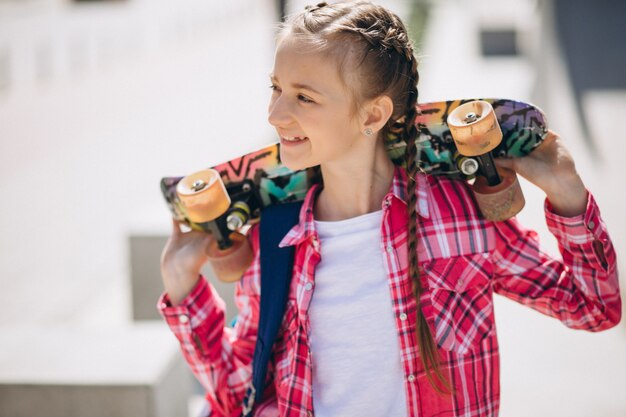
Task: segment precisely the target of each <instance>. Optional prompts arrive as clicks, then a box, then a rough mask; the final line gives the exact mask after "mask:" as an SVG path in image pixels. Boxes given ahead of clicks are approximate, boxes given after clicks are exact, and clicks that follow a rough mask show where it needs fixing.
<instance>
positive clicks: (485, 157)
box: [447, 100, 525, 221]
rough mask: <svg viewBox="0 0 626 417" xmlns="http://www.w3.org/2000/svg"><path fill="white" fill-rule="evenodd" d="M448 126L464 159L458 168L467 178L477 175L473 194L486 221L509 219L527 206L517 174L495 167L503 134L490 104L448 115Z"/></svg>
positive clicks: (465, 107)
mask: <svg viewBox="0 0 626 417" xmlns="http://www.w3.org/2000/svg"><path fill="white" fill-rule="evenodd" d="M447 123H448V127H449V128H450V133H451V134H452V138H453V139H454V142H455V144H456V147H457V150H458V152H459V154H461V155H462V157H461V158H460V159H459V161H458V163H457V165H458V168H459V170H460V171H461V172H462V173H463V174H465V175H475V174H476V180H475V181H474V184H473V190H474V194H475V196H476V201H477V203H478V206H479V207H480V210H481V211H482V213H483V215H484V216H485V218H487V219H488V220H492V221H502V220H507V219H509V218H511V217H513V216H515V215H516V214H517V213H519V212H520V211H521V210H522V208H523V207H524V203H525V202H524V195H523V194H522V189H521V188H520V185H519V181H518V180H517V175H516V174H515V172H514V171H511V170H508V169H502V168H501V169H500V170H498V169H497V168H496V165H495V163H494V158H493V155H492V153H491V151H493V150H494V149H495V148H496V147H497V146H498V145H499V144H500V142H502V131H501V130H500V125H499V124H498V119H497V118H496V114H495V112H494V110H493V107H492V106H491V104H489V103H487V102H486V101H480V100H479V101H471V102H468V103H465V104H462V105H460V106H459V107H457V108H456V109H454V110H453V111H452V112H451V113H450V115H449V116H448V120H447Z"/></svg>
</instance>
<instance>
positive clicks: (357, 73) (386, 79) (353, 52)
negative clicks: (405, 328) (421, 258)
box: [277, 1, 451, 393]
mask: <svg viewBox="0 0 626 417" xmlns="http://www.w3.org/2000/svg"><path fill="white" fill-rule="evenodd" d="M286 37H295V38H298V39H300V40H303V41H304V42H303V45H307V46H308V47H310V48H311V50H312V51H315V52H318V53H322V54H324V55H327V56H328V57H329V58H331V59H334V60H335V62H337V65H338V70H339V76H340V78H341V79H342V81H343V82H344V85H346V87H347V88H348V90H349V91H350V92H351V94H352V97H353V100H352V102H353V114H356V113H357V111H358V106H359V103H363V102H366V101H367V100H370V99H373V98H376V97H379V96H381V95H386V96H388V97H389V98H390V99H391V100H392V101H393V113H392V115H391V117H390V118H389V120H388V122H387V124H386V125H385V126H384V127H383V128H382V129H381V132H380V137H379V140H386V139H387V138H388V137H393V138H398V137H399V138H401V139H403V140H404V142H405V143H406V145H407V147H406V154H405V158H406V159H405V165H406V170H407V177H408V181H407V199H408V204H407V207H408V208H407V211H408V213H407V214H408V217H409V222H408V224H409V227H408V251H409V254H408V255H409V256H408V258H409V276H410V278H411V283H412V289H413V296H414V297H415V300H416V303H417V312H416V324H417V325H416V338H417V341H418V347H419V350H420V357H421V360H422V363H423V365H424V369H425V370H426V375H427V377H428V379H429V381H430V383H431V385H432V386H433V388H434V389H435V390H436V391H437V392H439V393H449V392H450V391H451V389H450V384H449V381H448V379H447V378H446V377H445V376H444V375H443V374H442V372H441V369H440V365H439V356H438V355H439V353H438V350H437V345H436V343H435V340H434V338H433V336H432V333H431V331H430V327H429V326H428V324H427V321H426V317H425V316H424V313H423V311H422V308H421V306H420V297H421V294H422V285H421V279H420V274H419V269H418V257H417V243H418V239H419V237H418V230H417V210H416V207H417V194H416V192H415V190H416V176H417V173H418V168H419V167H418V165H417V163H416V154H417V147H416V141H415V140H416V138H417V133H418V132H417V128H416V126H415V117H416V115H417V111H416V105H417V97H418V91H417V83H418V80H419V73H418V70H417V59H416V58H415V55H414V52H413V46H412V44H411V41H410V39H409V36H408V33H407V30H406V28H405V26H404V24H403V23H402V21H401V20H400V18H399V17H398V16H397V15H395V14H394V13H392V12H390V11H389V10H387V9H386V8H384V7H381V6H377V5H375V4H372V3H370V2H368V1H351V2H338V3H333V4H328V3H326V2H321V3H318V4H316V5H315V6H307V7H306V9H305V11H304V12H303V13H298V14H295V15H291V16H288V18H287V19H286V21H285V22H284V23H282V24H281V25H280V30H279V33H278V37H277V41H278V42H280V41H281V40H282V39H284V38H286Z"/></svg>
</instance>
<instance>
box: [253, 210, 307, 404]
mask: <svg viewBox="0 0 626 417" xmlns="http://www.w3.org/2000/svg"><path fill="white" fill-rule="evenodd" d="M301 206H302V202H301V201H300V202H295V203H284V204H277V205H273V206H269V207H266V208H265V209H263V212H262V214H261V224H260V225H259V245H260V251H261V307H260V312H259V330H258V336H257V341H256V346H255V348H254V358H253V362H252V387H250V389H249V390H248V393H247V395H246V399H245V400H244V411H243V415H244V416H247V415H250V414H251V412H252V410H253V409H254V404H255V403H258V402H260V401H261V399H262V398H263V390H264V389H265V377H266V374H267V365H268V363H269V361H270V357H271V354H272V347H273V346H274V341H275V340H276V336H277V335H278V329H279V328H280V325H281V323H282V321H283V316H284V315H285V307H286V305H287V294H288V292H289V284H290V282H291V276H292V273H293V261H294V255H295V247H293V246H288V247H285V248H279V247H278V244H279V243H280V241H281V240H282V239H283V238H284V237H285V235H286V234H287V232H288V231H289V230H290V229H291V228H292V227H293V226H295V225H296V224H297V223H298V215H299V213H300V207H301Z"/></svg>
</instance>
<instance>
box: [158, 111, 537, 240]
mask: <svg viewBox="0 0 626 417" xmlns="http://www.w3.org/2000/svg"><path fill="white" fill-rule="evenodd" d="M482 100H483V101H484V102H487V103H489V104H490V105H491V107H492V108H493V112H492V113H493V114H495V118H497V121H498V123H497V124H499V126H500V129H501V132H502V141H501V142H500V143H499V144H498V145H497V146H495V147H493V146H491V147H490V148H488V149H487V151H486V155H477V156H470V157H468V156H467V153H466V155H461V154H460V153H459V152H458V150H457V145H456V143H455V141H454V139H453V136H452V133H451V130H453V131H454V129H455V128H456V127H455V126H454V125H453V126H449V125H448V117H449V116H450V114H451V113H453V111H454V110H455V109H457V112H458V110H460V109H459V106H463V107H462V108H463V109H465V107H468V106H470V107H471V105H472V104H473V103H474V102H476V100H454V101H442V102H435V103H425V104H420V105H419V106H418V116H417V118H416V122H415V123H416V126H417V128H418V131H419V134H418V136H417V139H416V140H417V145H418V164H419V166H420V168H421V170H422V171H423V172H425V173H427V174H429V175H445V176H448V177H451V178H457V179H465V180H467V179H471V178H473V177H475V176H477V175H478V176H479V177H480V176H481V174H482V175H484V176H485V177H490V174H489V171H490V170H493V167H491V168H490V167H489V165H490V164H491V163H492V161H493V159H492V157H522V156H526V155H528V154H529V153H530V152H532V151H533V150H534V149H535V148H536V147H537V146H539V145H540V144H541V142H542V141H543V139H544V137H545V136H546V133H547V126H546V119H545V115H544V114H543V112H542V111H541V110H540V109H539V108H537V107H535V106H533V105H531V104H527V103H523V102H519V101H513V100H506V99H482ZM471 108H478V109H480V107H471ZM477 112H479V110H477ZM465 116H467V117H465ZM463 117H465V123H467V124H468V126H470V125H471V124H472V123H473V122H474V121H475V120H477V118H479V117H481V115H480V114H478V115H475V114H474V113H470V112H468V113H467V114H464V116H463ZM472 117H474V118H473V119H472ZM451 127H452V128H453V129H451ZM470 127H471V126H470ZM456 136H457V135H456V134H455V137H456ZM386 145H387V151H388V153H389V156H390V158H391V160H392V161H393V162H394V163H395V164H396V165H403V164H404V153H405V149H406V144H405V143H404V142H403V141H401V140H400V139H399V138H398V137H397V136H395V135H393V134H392V135H390V136H389V138H387V140H386ZM279 146H280V145H279V144H278V143H275V144H272V145H269V146H267V147H265V148H263V149H259V150H257V151H254V152H250V153H248V154H246V155H243V156H241V157H239V158H235V159H233V160H231V161H227V162H224V163H222V164H219V165H216V166H214V167H212V169H213V170H215V171H216V172H217V174H215V173H213V174H210V176H209V177H207V176H206V174H203V175H196V174H194V175H196V176H193V175H192V176H188V177H166V178H163V179H162V180H161V190H162V192H163V196H164V197H165V200H166V201H167V204H168V206H169V208H170V210H171V212H172V214H173V215H174V217H175V218H176V219H177V220H180V221H184V222H186V223H187V224H189V226H190V227H192V228H193V229H196V230H204V231H208V232H211V233H214V234H215V235H216V237H217V239H218V242H219V245H220V248H228V247H229V246H230V244H231V242H230V239H229V235H230V232H231V231H235V230H238V229H239V228H240V227H242V226H243V225H245V224H251V223H254V222H256V221H258V219H259V216H260V214H261V210H262V209H263V207H266V206H268V205H272V204H279V203H282V202H288V201H295V200H302V199H303V198H304V196H305V194H306V192H307V190H308V189H309V187H310V185H311V178H312V175H313V172H312V170H310V169H309V170H304V171H295V172H294V171H291V170H290V169H289V168H287V167H286V166H284V165H283V164H282V163H281V162H280V154H279ZM460 146H461V144H459V147H460ZM478 146H486V145H481V144H479V145H478ZM490 161H491V162H490ZM203 172H205V171H203ZM198 174H200V173H198ZM211 175H212V176H211ZM218 176H219V180H218V178H217V177H218ZM496 176H497V175H496ZM183 179H185V181H183V182H181V180H183ZM489 181H490V184H491V179H490V180H489ZM217 182H221V183H223V185H224V187H225V192H226V193H227V194H228V197H230V199H229V200H230V201H226V200H224V198H223V197H219V196H217V195H218V194H215V196H212V197H210V198H209V197H207V196H210V193H212V192H213V190H215V189H217V188H216V187H212V189H210V188H211V186H212V184H214V183H217ZM179 183H180V184H179ZM177 189H178V192H177ZM207 198H208V199H207ZM211 199H218V200H219V202H220V204H221V205H222V206H223V207H222V208H220V209H219V210H218V212H215V213H213V212H214V211H215V210H216V209H214V208H213V207H214V205H212V204H213V203H212V201H218V200H211ZM196 200H197V201H196ZM209 212H211V213H209Z"/></svg>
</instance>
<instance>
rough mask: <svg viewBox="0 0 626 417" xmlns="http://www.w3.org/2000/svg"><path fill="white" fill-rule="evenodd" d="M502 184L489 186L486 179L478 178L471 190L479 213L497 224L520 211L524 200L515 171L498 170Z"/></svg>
mask: <svg viewBox="0 0 626 417" xmlns="http://www.w3.org/2000/svg"><path fill="white" fill-rule="evenodd" d="M498 172H499V174H500V176H501V177H502V182H501V183H500V184H498V185H494V186H489V185H488V184H487V180H486V178H484V177H482V176H479V177H477V178H476V181H474V185H473V189H474V195H475V196H476V201H477V202H478V206H479V207H480V211H481V212H482V213H483V216H485V218H486V219H487V220H491V221H495V222H499V221H504V220H508V219H510V218H511V217H513V216H515V215H516V214H517V213H519V212H520V211H522V209H523V208H524V204H525V200H524V194H522V188H521V187H520V184H519V181H518V179H517V174H515V171H512V170H509V169H505V168H499V169H498Z"/></svg>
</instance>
